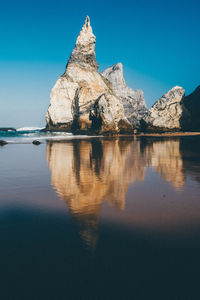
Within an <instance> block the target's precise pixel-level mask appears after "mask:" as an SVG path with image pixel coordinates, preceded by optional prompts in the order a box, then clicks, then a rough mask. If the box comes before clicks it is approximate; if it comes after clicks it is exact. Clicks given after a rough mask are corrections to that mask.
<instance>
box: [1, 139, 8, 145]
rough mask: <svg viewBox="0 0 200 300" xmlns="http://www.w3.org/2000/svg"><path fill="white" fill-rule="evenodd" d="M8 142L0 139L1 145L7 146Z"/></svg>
mask: <svg viewBox="0 0 200 300" xmlns="http://www.w3.org/2000/svg"><path fill="white" fill-rule="evenodd" d="M7 144H8V142H6V141H4V140H0V146H5V145H7Z"/></svg>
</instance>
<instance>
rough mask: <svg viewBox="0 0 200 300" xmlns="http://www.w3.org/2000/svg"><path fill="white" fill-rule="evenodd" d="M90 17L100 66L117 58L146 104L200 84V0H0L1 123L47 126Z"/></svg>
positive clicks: (126, 76)
mask: <svg viewBox="0 0 200 300" xmlns="http://www.w3.org/2000/svg"><path fill="white" fill-rule="evenodd" d="M86 15H89V16H90V19H91V25H92V28H93V31H94V34H95V35H96V37H97V41H96V55H97V60H98V63H99V66H100V71H103V69H105V68H107V67H108V66H110V65H112V64H115V63H117V62H122V64H123V66H124V77H125V80H126V82H127V84H128V85H129V86H130V87H132V88H133V89H142V90H143V91H144V95H145V99H146V103H147V106H148V107H150V106H151V105H152V104H153V103H154V102H155V101H156V100H157V99H158V98H160V97H161V96H162V94H164V93H165V92H166V91H168V90H169V89H170V88H172V87H173V86H175V85H179V86H182V87H184V88H185V90H186V94H189V93H191V92H192V91H193V90H194V89H195V88H196V87H197V86H198V85H200V1H199V0H198V1H197V0H196V1H195V0H190V1H188V0H187V1H183V0H182V1H179V0H174V1H172V0H169V1H167V0H166V1H160V0H151V1H147V0H146V1H143V0H140V1H139V0H137V1H135V0H132V1H128V0H123V1H122V0H121V1H117V0H115V1H114V0H113V1H109V0H106V1H105V0H101V1H97V2H96V1H94V0H93V1H92V0H82V1H80V0H76V1H67V0H57V1H55V0H54V1H52V0H48V1H47V0H29V1H27V0H18V1H16V0H7V1H5V0H4V1H1V4H0V28H1V29H0V126H15V127H20V126H44V125H45V112H46V110H47V108H48V105H49V93H50V90H51V88H52V87H53V85H54V83H55V81H56V79H57V78H58V77H59V76H60V75H61V74H62V73H63V72H64V69H65V65H66V63H67V60H68V57H69V55H70V53H71V51H72V49H73V47H74V44H75V41H76V37H77V35H78V33H79V31H80V30H81V27H82V25H83V23H84V20H85V17H86Z"/></svg>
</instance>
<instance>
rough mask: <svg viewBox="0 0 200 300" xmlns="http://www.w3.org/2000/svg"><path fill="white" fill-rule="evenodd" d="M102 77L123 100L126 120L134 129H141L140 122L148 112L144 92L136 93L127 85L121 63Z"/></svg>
mask: <svg viewBox="0 0 200 300" xmlns="http://www.w3.org/2000/svg"><path fill="white" fill-rule="evenodd" d="M102 75H103V76H104V77H105V78H106V79H108V80H109V81H110V82H111V84H112V89H113V91H114V93H115V94H116V95H117V96H118V97H119V98H120V99H121V100H122V103H123V106H124V112H125V116H126V118H127V119H128V120H129V122H130V123H131V124H132V125H133V127H134V128H137V129H138V128H139V129H140V120H141V119H143V118H144V117H145V115H146V114H147V112H148V110H147V107H146V103H145V100H144V93H143V91H142V90H136V91H134V90H133V89H131V88H129V87H128V86H127V85H126V83H125V80H124V77H123V67H122V64H121V63H118V64H115V65H114V66H111V67H109V68H108V69H106V70H105V71H104V72H103V73H102Z"/></svg>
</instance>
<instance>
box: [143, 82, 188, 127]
mask: <svg viewBox="0 0 200 300" xmlns="http://www.w3.org/2000/svg"><path fill="white" fill-rule="evenodd" d="M184 96H185V90H184V89H183V88H182V87H179V86H175V87H174V88H172V89H171V90H170V91H169V92H167V93H166V94H164V95H163V96H162V97H161V98H160V99H159V100H158V101H157V102H156V103H155V104H154V105H153V106H152V108H150V110H149V112H148V114H147V115H146V116H145V117H144V119H143V122H142V123H143V126H144V127H145V129H146V130H148V131H180V130H181V129H182V126H183V124H182V123H184V120H185V119H187V117H188V116H189V113H188V111H187V109H186V108H185V105H184V103H183V98H184Z"/></svg>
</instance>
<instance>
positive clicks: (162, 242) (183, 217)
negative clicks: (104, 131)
mask: <svg viewBox="0 0 200 300" xmlns="http://www.w3.org/2000/svg"><path fill="white" fill-rule="evenodd" d="M0 140H4V141H7V142H8V144H6V145H4V146H0V241H1V245H0V287H1V288H0V299H3V300H4V299H11V300H18V299H19V300H22V299H29V300H32V299H34V300H40V299H42V300H44V299H48V300H50V299H53V300H54V299H55V300H57V299H58V300H62V299H63V300H64V299H69V300H73V299H83V300H90V299H91V300H95V299H97V300H98V299H100V300H101V299H102V300H104V299H109V300H110V299H111V300H112V299H122V300H126V299H136V300H137V299H148V300H149V299H159V300H160V299H172V300H179V299H180V300H182V299H199V298H200V290H199V278H200V136H182V137H153V136H151V137H145V136H136V135H134V136H118V137H101V136H98V137H95V136H91V137H90V136H75V135H72V134H70V133H59V132H55V133H52V132H43V131H42V128H32V127H31V128H27V127H24V128H19V129H16V130H10V131H0ZM33 140H39V141H40V142H41V144H40V145H37V146H36V145H34V144H32V141H33Z"/></svg>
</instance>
